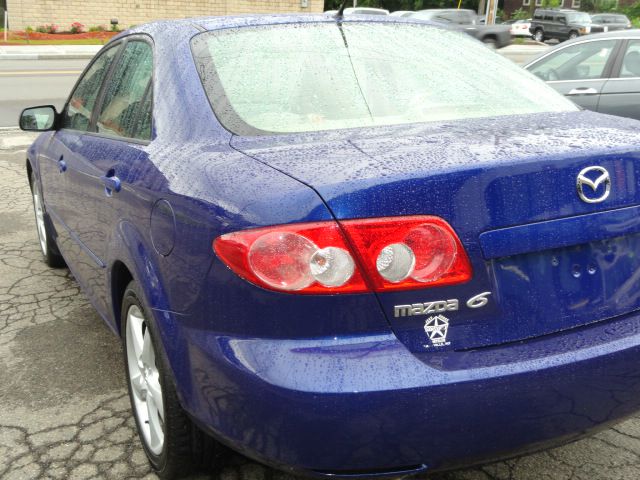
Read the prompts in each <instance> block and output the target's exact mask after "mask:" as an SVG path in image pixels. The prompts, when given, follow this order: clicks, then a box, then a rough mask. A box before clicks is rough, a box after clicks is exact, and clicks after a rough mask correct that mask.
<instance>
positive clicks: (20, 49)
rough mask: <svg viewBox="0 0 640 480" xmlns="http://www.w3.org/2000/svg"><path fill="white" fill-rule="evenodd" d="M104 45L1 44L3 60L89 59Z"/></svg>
mask: <svg viewBox="0 0 640 480" xmlns="http://www.w3.org/2000/svg"><path fill="white" fill-rule="evenodd" d="M101 48H102V45H15V46H14V45H6V46H0V61H1V60H53V59H70V58H73V59H89V58H93V56H94V55H95V54H96V53H97V52H98V50H100V49H101Z"/></svg>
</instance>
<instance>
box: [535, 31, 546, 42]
mask: <svg viewBox="0 0 640 480" xmlns="http://www.w3.org/2000/svg"><path fill="white" fill-rule="evenodd" d="M533 39H534V40H535V41H536V42H540V43H542V42H544V32H543V31H542V29H541V28H539V29H537V30H536V31H535V32H533Z"/></svg>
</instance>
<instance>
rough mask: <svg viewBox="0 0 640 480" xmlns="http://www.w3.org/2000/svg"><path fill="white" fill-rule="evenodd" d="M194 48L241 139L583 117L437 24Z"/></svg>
mask: <svg viewBox="0 0 640 480" xmlns="http://www.w3.org/2000/svg"><path fill="white" fill-rule="evenodd" d="M192 45H193V52H194V57H195V60H196V64H197V66H198V71H199V72H200V75H201V78H202V81H203V85H204V87H205V90H206V92H207V95H208V97H209V100H210V103H211V105H212V106H213V109H214V111H215V113H216V115H217V117H218V119H219V120H220V121H221V123H222V124H223V125H224V126H225V127H226V128H227V129H229V130H230V131H232V132H234V133H236V134H240V135H260V134H268V133H287V132H307V131H317V130H333V129H343V128H355V127H367V126H378V125H395V124H403V123H414V122H429V121H441V120H454V119H463V118H474V117H475V118H477V117H491V116H498V115H510V114H525V113H537V112H548V111H569V110H575V109H576V107H575V105H574V104H573V103H571V102H570V101H568V100H567V99H565V98H564V97H563V96H561V95H559V94H558V93H556V92H555V91H554V90H553V89H551V88H550V87H548V86H546V85H545V84H544V83H543V82H541V81H540V80H538V79H537V78H535V77H534V76H533V75H530V74H529V73H528V72H526V71H524V70H522V69H521V68H519V67H518V66H516V65H515V64H513V63H512V62H511V61H510V60H507V59H505V58H503V57H502V56H501V55H499V54H496V53H494V52H492V51H490V50H489V49H487V48H486V47H485V46H484V45H482V44H481V43H480V42H477V41H475V40H473V39H471V38H470V37H468V36H467V35H466V34H461V33H458V32H453V31H448V30H444V29H439V28H436V27H433V26H426V25H420V24H406V23H403V24H400V23H398V24H396V23H366V22H354V21H345V22H344V23H343V24H342V27H340V26H339V25H338V24H337V23H333V22H332V23H310V24H291V25H273V26H263V27H242V28H237V29H227V30H221V31H214V32H206V33H203V34H200V35H198V36H197V37H195V38H194V40H193V44H192Z"/></svg>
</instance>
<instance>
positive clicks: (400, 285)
mask: <svg viewBox="0 0 640 480" xmlns="http://www.w3.org/2000/svg"><path fill="white" fill-rule="evenodd" d="M340 225H341V226H342V228H343V229H344V231H345V233H346V235H347V237H348V238H349V241H350V242H351V244H352V246H353V248H354V250H355V251H356V252H357V255H358V257H359V259H360V261H361V264H362V266H363V269H364V271H365V276H366V278H367V279H368V280H369V281H370V283H371V285H372V288H373V289H374V290H375V291H378V292H381V291H388V290H407V289H414V288H425V287H426V286H430V287H431V286H440V285H452V284H458V283H464V282H467V281H469V280H470V279H471V276H472V269H471V264H470V263H469V258H468V257H467V254H466V252H465V250H464V247H463V246H462V244H461V243H460V239H459V238H458V236H457V235H456V233H455V232H454V231H453V229H452V228H451V227H450V226H449V224H448V223H447V222H445V221H444V220H443V219H441V218H439V217H433V216H411V217H398V218H396V217H387V218H371V219H363V220H346V221H341V222H340Z"/></svg>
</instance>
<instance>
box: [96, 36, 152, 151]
mask: <svg viewBox="0 0 640 480" xmlns="http://www.w3.org/2000/svg"><path fill="white" fill-rule="evenodd" d="M152 71H153V50H152V48H151V45H149V44H148V43H147V42H144V41H137V40H134V41H129V42H128V43H127V45H126V47H125V49H124V51H123V52H122V55H121V56H120V59H119V60H118V64H117V65H116V66H115V68H114V70H113V75H112V76H111V81H110V82H109V84H108V85H107V88H106V90H105V95H104V100H103V102H102V109H101V111H100V116H99V117H98V121H97V123H96V129H97V132H98V133H103V134H107V135H113V136H117V137H125V138H138V139H142V140H148V139H149V136H150V122H151V100H150V99H151V94H152V92H151V77H152Z"/></svg>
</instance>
